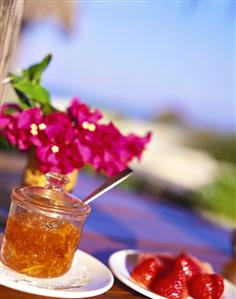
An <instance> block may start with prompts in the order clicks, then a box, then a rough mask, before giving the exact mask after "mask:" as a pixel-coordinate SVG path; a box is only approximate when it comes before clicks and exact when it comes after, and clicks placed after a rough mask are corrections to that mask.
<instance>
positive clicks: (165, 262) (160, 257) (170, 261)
mask: <svg viewBox="0 0 236 299" xmlns="http://www.w3.org/2000/svg"><path fill="white" fill-rule="evenodd" d="M148 258H154V259H156V261H157V264H158V268H159V270H158V276H160V275H163V274H165V273H167V272H168V271H169V270H171V269H172V267H173V265H174V262H175V258H174V257H173V256H171V255H169V254H156V253H151V252H147V253H141V254H139V255H138V263H142V262H144V261H145V260H147V259H148Z"/></svg>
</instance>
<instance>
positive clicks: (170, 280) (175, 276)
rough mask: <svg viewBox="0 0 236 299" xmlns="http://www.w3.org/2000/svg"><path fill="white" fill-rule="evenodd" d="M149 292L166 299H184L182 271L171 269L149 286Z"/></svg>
mask: <svg viewBox="0 0 236 299" xmlns="http://www.w3.org/2000/svg"><path fill="white" fill-rule="evenodd" d="M151 290H152V291H153V292H155V293H156V294H158V295H161V296H163V297H167V298H168V299H186V298H187V297H188V291H187V285H186V281H185V276H184V273H183V271H181V270H179V269H173V270H172V271H171V272H169V273H168V274H166V275H165V276H163V277H161V278H158V279H156V280H155V282H154V283H153V284H152V285H151Z"/></svg>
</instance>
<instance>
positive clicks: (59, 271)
mask: <svg viewBox="0 0 236 299" xmlns="http://www.w3.org/2000/svg"><path fill="white" fill-rule="evenodd" d="M46 179H47V181H46V186H45V187H44V188H43V187H16V188H14V189H13V192H12V195H11V199H12V201H11V207H10V211H9V215H8V220H7V225H6V230H5V235H4V239H3V243H2V247H1V260H2V262H3V263H4V264H5V265H6V266H7V267H9V268H11V269H12V270H15V271H17V272H20V273H22V274H25V275H29V276H33V277H38V278H52V277H58V276H61V275H63V274H64V273H66V272H67V271H68V270H69V268H70V266H71V263H72V260H73V256H74V253H75V251H76V249H77V246H78V244H79V241H80V237H81V233H82V230H83V226H84V223H85V220H86V218H87V216H88V214H89V212H90V207H89V206H88V205H85V204H84V203H83V202H82V201H80V200H79V199H78V198H76V197H74V196H72V195H71V194H68V193H67V192H65V190H64V187H65V185H66V184H67V183H68V178H67V177H66V176H64V175H61V174H56V173H47V174H46Z"/></svg>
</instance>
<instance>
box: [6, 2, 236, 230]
mask: <svg viewBox="0 0 236 299" xmlns="http://www.w3.org/2000/svg"><path fill="white" fill-rule="evenodd" d="M48 53H52V54H53V60H52V62H51V64H50V66H49V68H48V70H47V71H46V72H45V75H44V77H43V84H44V86H45V87H46V88H47V89H48V90H49V91H50V92H51V93H52V98H53V103H54V104H55V105H56V106H58V107H61V108H63V107H66V106H67V105H68V103H69V101H70V100H71V98H72V97H73V96H78V97H80V98H81V99H82V100H83V101H85V102H87V103H88V104H90V105H91V106H94V107H98V108H100V109H102V110H103V111H104V113H105V115H106V118H107V119H112V120H114V121H115V122H116V124H117V125H118V126H119V127H120V128H121V130H122V131H123V132H133V131H134V132H136V133H138V134H144V133H145V132H147V131H148V130H151V131H152V132H153V139H152V142H151V144H150V145H149V147H148V150H147V151H146V152H145V153H144V155H143V160H142V163H134V164H133V168H134V169H135V173H136V175H135V177H134V178H133V179H132V180H131V179H130V180H129V182H128V183H126V184H124V187H125V188H130V189H132V190H135V191H138V192H150V193H152V194H154V195H158V196H156V198H161V199H162V200H165V201H171V202H175V203H178V204H181V205H184V206H186V207H188V208H190V209H196V210H197V211H199V212H200V213H202V214H203V215H205V216H206V217H208V218H210V219H211V220H212V221H217V222H218V223H219V222H221V223H222V224H223V225H225V226H230V227H232V226H235V224H236V168H235V167H236V135H235V125H236V123H235V122H236V118H235V114H236V103H235V1H234V0H224V1H217V0H215V1H214V0H209V1H205V0H185V1H184V0H178V1H148V0H147V1H127V2H124V1H63V0H60V1H56V0H55V1H26V5H25V10H24V22H23V26H22V30H21V34H20V39H19V42H18V45H17V51H16V56H15V61H14V68H13V70H17V69H18V68H25V67H28V66H29V65H30V64H32V63H35V62H38V61H40V60H41V59H42V58H43V57H44V56H45V55H46V54H48ZM12 98H14V95H13V93H11V91H10V92H8V93H7V94H6V96H5V100H7V101H10V100H12ZM1 147H2V148H4V145H1Z"/></svg>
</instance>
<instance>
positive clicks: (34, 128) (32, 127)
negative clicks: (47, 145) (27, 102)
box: [30, 124, 38, 136]
mask: <svg viewBox="0 0 236 299" xmlns="http://www.w3.org/2000/svg"><path fill="white" fill-rule="evenodd" d="M30 133H31V134H32V135H33V136H36V135H38V126H37V125H36V124H31V125H30Z"/></svg>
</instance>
